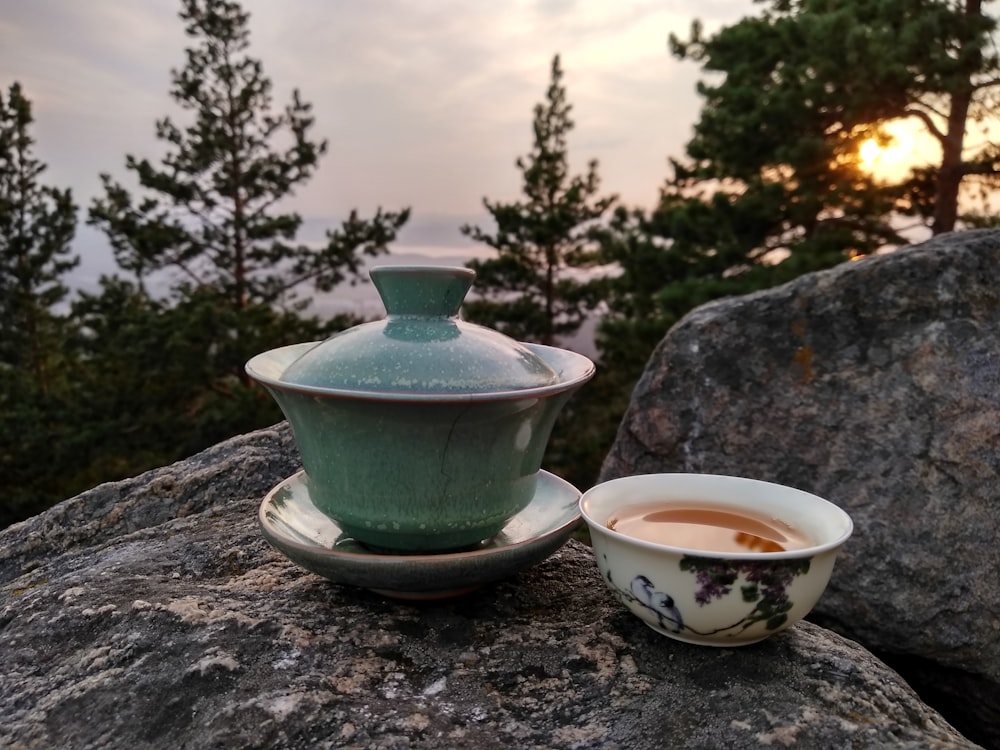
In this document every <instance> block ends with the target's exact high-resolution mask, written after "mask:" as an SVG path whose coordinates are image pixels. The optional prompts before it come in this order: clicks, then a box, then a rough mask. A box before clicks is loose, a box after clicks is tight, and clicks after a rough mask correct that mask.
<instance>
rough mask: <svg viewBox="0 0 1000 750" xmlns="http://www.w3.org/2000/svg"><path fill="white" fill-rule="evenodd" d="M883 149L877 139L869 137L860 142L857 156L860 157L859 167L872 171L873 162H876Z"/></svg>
mask: <svg viewBox="0 0 1000 750" xmlns="http://www.w3.org/2000/svg"><path fill="white" fill-rule="evenodd" d="M884 151H886V149H884V148H882V147H881V146H880V145H879V144H878V141H877V140H875V139H874V138H869V139H868V140H867V141H865V142H864V143H862V144H861V146H860V148H858V157H859V158H860V159H861V167H862V168H863V169H864V170H865V171H866V172H871V171H873V169H874V167H875V164H876V163H877V162H878V160H879V157H880V156H881V155H882V152H884Z"/></svg>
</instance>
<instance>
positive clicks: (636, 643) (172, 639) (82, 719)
mask: <svg viewBox="0 0 1000 750" xmlns="http://www.w3.org/2000/svg"><path fill="white" fill-rule="evenodd" d="M296 468H297V460H296V455H295V451H294V447H293V446H292V445H291V442H290V439H289V434H288V431H287V428H286V427H284V426H279V427H277V428H274V429H271V430H264V431H261V432H257V433H254V434H251V435H246V436H243V437H240V438H236V439H234V440H231V441H228V442H227V443H223V444H221V445H219V446H216V447H215V448H213V449H212V450H210V451H207V452H205V453H203V454H201V455H199V456H195V457H194V458H192V459H190V460H188V461H184V462H181V463H178V464H175V465H173V466H170V467H166V468H163V469H160V470H157V471H153V472H150V473H148V474H145V475H143V476H141V477H138V478H136V479H133V480H128V481H125V482H119V483H116V484H112V485H105V486H102V487H99V488H97V489H95V490H93V491H91V492H89V493H86V494H84V495H81V496H79V497H77V498H74V499H72V500H69V501H67V502H66V503H64V504H62V505H60V506H57V507H56V508H53V509H52V510H50V511H49V512H47V513H45V514H42V515H40V516H38V517H36V518H33V519H30V520H28V521H26V522H24V523H22V524H18V525H15V526H12V527H10V528H8V529H6V530H4V531H3V532H0V580H2V584H0V602H2V604H0V654H2V657H3V658H2V664H3V666H2V669H0V747H4V748H10V749H11V750H42V749H45V750H48V749H49V748H67V749H69V750H73V749H76V748H102V749H103V748H130V749H131V748H181V747H183V748H186V749H187V750H196V749H197V748H279V749H280V748H330V747H348V748H387V749H388V748H477V750H487V749H488V748H515V747H516V748H577V749H584V748H635V749H637V750H643V749H644V748H662V747H676V748H710V747H711V748H716V747H727V748H751V747H754V748H755V747H760V746H778V747H786V746H790V745H797V746H801V747H809V748H843V747H857V748H971V747H975V745H974V744H973V743H972V742H970V741H968V740H967V739H965V738H964V737H962V736H961V735H960V734H958V733H957V732H956V730H955V729H954V728H952V727H951V726H950V725H949V724H948V723H947V722H945V721H944V719H942V718H941V716H940V715H939V714H938V713H937V712H935V711H934V710H933V709H930V708H928V707H927V706H926V705H925V704H924V703H923V702H922V701H921V700H920V699H919V698H918V697H917V695H916V694H915V693H914V692H913V691H912V690H911V689H910V688H909V687H908V685H907V684H906V683H905V682H904V681H903V680H902V679H901V678H900V677H899V676H898V675H897V674H896V673H895V672H894V671H892V670H891V669H889V668H888V667H886V666H885V664H883V663H882V662H880V661H879V660H878V659H876V658H875V657H873V656H872V655H871V654H870V653H869V652H868V651H866V650H865V649H863V648H862V647H860V646H859V645H857V644H856V643H854V642H852V641H850V640H847V639H845V638H842V637H840V636H838V635H835V634H834V633H832V632H831V631H829V630H825V629H823V628H821V627H819V626H817V625H814V624H811V623H800V624H799V625H797V626H795V627H793V628H791V629H789V630H788V631H786V632H783V633H781V634H778V635H776V636H774V637H773V638H771V639H769V640H767V641H764V642H762V643H760V644H757V645H753V646H748V647H744V648H740V649H732V650H727V649H712V648H704V647H697V646H689V645H686V644H681V643H677V642H673V641H669V640H667V639H665V638H663V637H662V636H659V635H657V634H655V633H654V632H653V631H651V630H650V629H648V628H647V627H645V626H644V625H642V624H641V623H640V622H638V620H636V619H635V618H633V617H632V616H631V615H630V614H628V613H627V612H626V611H625V610H624V609H623V608H622V607H621V606H620V605H619V604H617V603H616V602H615V601H614V600H613V599H612V598H611V595H610V594H609V593H608V592H607V591H606V590H605V588H604V586H603V583H602V581H601V579H600V577H599V575H598V574H597V571H596V566H595V565H594V564H593V560H592V558H591V555H590V551H589V549H588V548H587V547H585V546H583V545H582V544H579V543H577V542H570V543H569V544H568V545H567V546H566V547H564V548H563V549H562V550H560V551H559V552H558V553H557V554H556V555H554V556H553V557H552V558H550V559H549V560H547V561H545V562H543V563H541V564H539V565H537V566H535V567H534V568H532V569H530V570H527V571H524V572H522V573H520V574H517V575H516V576H514V577H512V578H510V579H508V580H505V581H502V582H499V583H496V584H492V585H489V586H486V587H484V588H482V589H480V590H479V591H477V592H474V593H472V594H469V595H467V596H465V597H461V598H458V599H453V600H448V601H443V602H430V603H423V604H419V605H414V604H406V603H400V602H395V601H392V600H388V599H385V598H383V597H380V596H378V595H376V594H374V593H371V592H368V591H365V590H358V589H352V588H347V587H342V586H337V585H334V584H331V583H329V582H327V581H326V580H324V579H322V578H319V577H317V576H315V575H313V574H310V573H306V572H305V571H303V570H301V569H299V568H297V567H296V566H294V565H293V564H292V563H290V562H289V561H287V560H286V559H285V558H284V557H282V556H281V555H280V554H278V553H277V552H275V551H274V550H273V549H271V548H270V547H269V546H268V545H267V544H266V543H265V542H264V540H263V539H262V537H261V536H260V534H259V532H258V530H257V528H256V521H255V513H256V509H257V506H258V504H259V503H260V500H261V497H262V496H263V494H264V493H265V492H266V491H267V490H268V489H269V488H270V487H272V486H273V485H274V484H276V483H277V482H278V481H280V480H281V479H283V478H284V477H286V476H288V475H289V474H291V473H292V472H293V471H294V470H295V469H296Z"/></svg>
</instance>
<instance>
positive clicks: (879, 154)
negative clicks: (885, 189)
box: [858, 119, 940, 182]
mask: <svg viewBox="0 0 1000 750" xmlns="http://www.w3.org/2000/svg"><path fill="white" fill-rule="evenodd" d="M880 130H881V132H882V135H883V136H884V137H883V138H882V139H878V138H868V139H867V140H865V141H862V143H861V145H860V146H858V162H859V164H860V166H861V168H862V169H863V170H865V171H866V172H868V173H869V174H870V175H872V176H873V177H876V178H878V179H881V180H887V181H891V182H895V181H898V180H901V179H903V178H905V177H906V176H907V174H909V172H910V170H911V169H912V168H913V167H916V166H920V165H924V164H928V163H931V162H933V160H934V159H935V158H936V157H935V153H936V152H940V144H939V143H937V142H936V141H935V140H934V139H933V138H931V137H930V136H929V135H928V134H927V133H926V131H925V130H924V129H923V128H922V127H921V126H920V125H919V124H918V123H916V122H914V121H913V120H912V119H899V120H889V121H888V122H885V123H883V124H882V125H881V126H880Z"/></svg>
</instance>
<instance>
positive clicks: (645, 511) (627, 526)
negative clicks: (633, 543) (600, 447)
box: [607, 503, 814, 552]
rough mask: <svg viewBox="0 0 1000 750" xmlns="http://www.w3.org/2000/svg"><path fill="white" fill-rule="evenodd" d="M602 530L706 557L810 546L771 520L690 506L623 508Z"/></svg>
mask: <svg viewBox="0 0 1000 750" xmlns="http://www.w3.org/2000/svg"><path fill="white" fill-rule="evenodd" d="M607 527H608V528H609V529H611V530H612V531H617V532H619V533H620V534H627V535H628V536H632V537H635V538H637V539H644V540H646V541H649V542H655V543H657V544H669V545H671V546H674V547H684V548H686V549H695V550H702V551H705V552H784V551H785V550H796V549H804V548H806V547H811V546H812V545H813V544H814V542H813V540H812V539H810V538H809V537H807V536H806V535H805V534H803V533H802V532H801V531H799V530H797V529H794V528H792V527H791V526H789V525H788V524H786V523H784V522H782V521H780V520H778V519H776V518H769V517H767V516H764V515H760V516H755V515H750V514H747V513H745V512H744V511H742V510H740V511H733V510H727V509H724V508H718V507H709V506H699V505H694V504H692V505H667V504H664V503H643V504H637V505H631V506H627V507H625V508H622V509H621V510H620V511H618V512H617V513H615V514H614V515H613V516H612V517H611V518H609V519H608V522H607Z"/></svg>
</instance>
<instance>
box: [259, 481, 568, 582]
mask: <svg viewBox="0 0 1000 750" xmlns="http://www.w3.org/2000/svg"><path fill="white" fill-rule="evenodd" d="M579 499H580V492H579V490H577V489H576V487H574V486H573V485H571V484H570V483H569V482H567V481H565V480H563V479H560V478H559V477H557V476H555V475H554V474H550V473H549V472H547V471H540V472H539V473H538V485H537V488H536V490H535V495H534V497H533V498H532V499H531V502H530V503H529V504H528V507H527V508H525V509H524V510H522V511H521V512H520V513H518V514H517V515H516V516H514V517H513V518H512V519H511V520H510V521H508V522H507V525H506V526H504V528H503V529H502V530H501V531H500V533H499V534H497V535H496V536H495V537H493V538H492V539H489V540H487V541H485V542H482V543H481V544H480V545H479V546H478V547H476V548H474V549H472V550H467V551H463V552H448V553H443V554H426V555H420V554H418V555H392V554H385V553H380V552H374V551H372V550H369V549H367V548H366V547H365V546H364V545H362V544H360V543H359V542H357V541H355V540H354V539H352V538H350V537H348V536H346V535H345V534H344V532H343V531H342V530H341V529H340V527H339V526H337V524H336V522H335V521H333V520H332V519H331V518H329V517H327V516H325V515H324V514H323V513H321V512H320V511H319V510H318V509H317V508H316V506H315V505H313V502H312V499H311V497H310V495H309V482H308V478H307V477H306V474H305V471H300V472H298V473H297V474H294V475H293V476H291V477H289V478H288V479H286V480H284V481H283V482H281V483H280V484H279V485H278V486H277V487H275V488H274V489H272V490H271V491H270V492H269V493H268V494H267V496H266V497H265V498H264V501H263V502H262V503H261V505H260V512H259V513H258V516H257V518H258V521H259V523H260V528H261V532H262V533H263V535H264V538H265V539H267V541H268V542H270V543H271V545H272V546H274V547H275V548H276V549H277V550H278V551H279V552H281V553H282V554H284V555H285V556H286V557H288V558H289V559H290V560H291V561H292V562H294V563H296V564H297V565H299V566H301V567H303V568H305V569H306V570H309V571H311V572H313V573H316V574H318V575H321V576H323V577H324V578H329V579H330V580H331V581H335V582H337V583H344V584H348V585H352V586H360V587H363V588H368V589H372V590H374V591H377V592H378V593H380V594H383V595H385V596H391V597H394V598H399V599H435V598H445V597H450V596H458V595H460V594H464V593H467V592H469V591H473V590H475V589H477V588H479V587H480V586H482V585H483V584H486V583H489V582H490V581H496V580H498V579H500V578H505V577H507V576H509V575H512V574H513V573H515V572H517V571H519V570H522V569H524V568H526V567H529V566H531V565H535V564H537V563H539V562H541V561H542V560H544V559H545V558H547V557H548V556H549V555H551V554H552V553H553V552H555V551H556V550H557V549H559V548H560V547H561V546H563V544H565V543H566V541H567V539H569V537H570V534H572V532H573V529H574V527H575V526H576V525H577V522H578V521H579V519H580V511H579V505H578V503H579Z"/></svg>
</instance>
